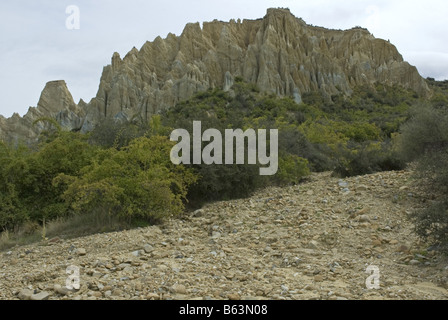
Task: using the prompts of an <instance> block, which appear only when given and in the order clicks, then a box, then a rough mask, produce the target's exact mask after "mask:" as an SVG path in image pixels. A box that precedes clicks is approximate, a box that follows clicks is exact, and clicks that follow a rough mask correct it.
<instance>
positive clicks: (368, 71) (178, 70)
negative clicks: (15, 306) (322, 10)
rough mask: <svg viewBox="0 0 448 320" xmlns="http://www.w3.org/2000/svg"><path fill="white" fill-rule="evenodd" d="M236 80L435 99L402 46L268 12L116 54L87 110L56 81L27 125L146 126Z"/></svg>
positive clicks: (283, 92)
mask: <svg viewBox="0 0 448 320" xmlns="http://www.w3.org/2000/svg"><path fill="white" fill-rule="evenodd" d="M235 77H242V78H243V79H244V80H246V81H248V82H252V83H255V84H257V85H258V87H259V88H260V89H261V90H262V91H266V92H272V93H275V94H277V95H280V96H291V97H293V98H294V99H295V100H296V101H297V102H300V101H301V97H302V95H303V93H306V92H310V91H320V92H322V93H323V94H324V95H326V96H328V97H329V96H331V95H332V94H337V93H340V92H342V93H345V94H350V93H351V92H352V89H353V87H355V86H357V85H363V84H367V85H369V84H373V83H375V82H381V83H385V84H398V85H401V86H403V87H405V88H410V89H413V90H415V91H416V92H417V93H418V94H421V95H426V94H428V92H429V89H428V86H427V85H426V82H425V81H424V79H423V78H422V77H421V76H420V75H419V73H418V71H417V69H416V68H415V67H413V66H411V65H409V64H408V63H407V62H405V61H403V57H402V56H401V55H400V53H399V52H398V51H397V49H396V47H395V46H393V45H392V44H390V43H389V42H387V41H384V40H381V39H376V38H375V37H374V36H373V35H372V34H370V33H369V32H368V31H367V30H366V29H362V28H353V29H350V30H345V31H342V30H329V29H325V28H322V27H315V26H310V25H307V24H306V23H305V22H304V21H303V20H302V19H300V18H296V17H295V16H293V15H292V14H291V12H290V11H289V10H288V9H268V11H267V14H266V16H265V17H264V18H263V19H258V20H243V21H241V20H238V21H235V20H231V21H230V22H222V21H217V20H215V21H213V22H206V23H204V24H203V26H202V27H201V25H200V24H199V23H190V24H187V25H186V27H185V29H184V31H183V33H182V34H181V35H180V36H175V35H174V34H169V35H168V36H167V37H166V38H165V39H162V38H160V37H157V38H156V39H155V40H154V41H153V42H146V43H145V44H144V45H143V47H142V48H141V49H140V50H137V49H136V48H135V47H134V48H133V49H132V50H131V51H130V52H129V53H128V54H127V55H126V56H125V57H124V58H123V59H122V58H121V57H120V55H119V54H118V53H114V54H113V57H112V63H111V64H110V65H108V66H106V67H104V70H103V74H102V77H101V81H100V85H99V90H98V93H97V95H96V97H95V98H93V99H92V100H91V101H90V103H89V104H87V105H86V104H85V103H80V106H77V105H75V104H74V103H73V99H71V95H70V93H69V92H68V90H66V87H65V85H64V84H63V82H51V83H49V84H47V87H46V88H45V89H44V92H43V93H42V97H41V99H40V101H39V104H38V107H37V110H34V109H30V112H29V113H31V114H30V115H28V114H27V115H26V116H25V117H24V118H26V117H27V116H28V117H32V118H33V119H34V117H35V113H39V112H40V113H42V114H44V115H46V116H52V117H56V119H57V120H58V122H60V123H61V124H62V125H63V126H64V127H66V128H68V129H76V130H81V131H82V132H88V131H90V130H91V129H92V128H93V127H94V126H95V125H96V124H97V123H98V122H100V121H101V120H102V119H104V118H106V117H117V118H120V119H123V118H125V119H128V120H129V119H135V118H140V119H148V117H150V116H151V115H152V114H154V113H156V112H158V111H160V110H163V109H166V108H169V107H171V106H173V105H174V104H176V102H178V101H181V100H184V99H188V98H190V97H191V96H192V95H193V94H195V93H197V92H199V91H204V90H207V89H209V88H223V89H225V90H229V89H230V87H231V86H232V84H233V81H234V78H235ZM40 113H39V115H40ZM5 122H8V125H7V126H6V127H8V128H7V129H3V130H2V129H0V136H3V137H4V138H5V137H9V138H11V132H14V134H17V135H19V134H20V133H21V130H22V129H21V128H22V126H23V125H22V122H23V121H22V120H19V118H18V117H14V116H13V118H12V119H10V120H6V119H0V127H1V128H5ZM9 122H11V124H9ZM18 123H20V124H18ZM24 126H25V128H26V125H24ZM11 128H12V129H11ZM28 130H29V129H28ZM2 131H3V132H2ZM5 131H6V133H5ZM25 131H26V130H25ZM17 132H19V133H17ZM34 135H35V134H34V133H33V134H30V133H27V137H32V136H34Z"/></svg>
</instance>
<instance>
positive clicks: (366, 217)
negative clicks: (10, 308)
mask: <svg viewBox="0 0 448 320" xmlns="http://www.w3.org/2000/svg"><path fill="white" fill-rule="evenodd" d="M412 181H413V180H412V178H411V173H410V172H408V171H402V172H386V173H384V172H383V173H379V174H373V175H367V176H362V177H353V178H348V179H345V180H340V179H338V178H334V177H331V175H330V174H329V173H323V174H314V175H313V176H312V177H311V178H310V179H309V181H308V182H306V183H304V184H301V185H299V186H294V187H287V188H269V189H266V190H263V191H260V192H258V193H257V194H255V195H254V196H253V197H251V198H249V199H243V200H237V201H227V202H219V203H214V204H209V205H207V206H205V207H204V208H202V209H201V210H198V211H196V212H194V213H190V214H186V215H185V216H183V217H181V218H178V219H172V220H170V221H167V222H166V223H165V224H163V225H161V226H153V227H148V228H140V229H136V230H131V231H125V232H117V233H108V234H98V235H93V236H89V237H84V238H79V239H72V240H64V239H63V237H61V238H55V239H50V240H49V241H46V242H42V243H38V244H34V245H28V246H24V247H15V248H13V249H10V251H7V252H0V257H1V258H0V299H3V300H5V299H33V300H43V299H50V300H66V299H69V300H72V299H75V300H85V299H89V300H96V299H109V300H123V299H126V300H131V299H156V300H158V299H176V300H177V299H197V300H201V299H231V300H235V299H237V300H239V299H287V300H308V299H330V300H346V299H349V300H369V299H390V300H410V299H419V300H422V299H428V300H446V299H448V290H447V289H448V282H447V281H448V259H447V258H446V257H443V256H441V255H440V254H438V253H437V252H435V251H431V250H428V245H426V244H424V243H421V242H420V241H419V240H418V238H417V237H416V236H415V234H414V233H413V225H412V224H411V223H410V222H409V220H408V219H407V215H408V213H410V212H412V210H414V209H415V208H418V207H420V206H422V205H423V202H422V201H423V200H424V199H425V198H427V195H426V194H425V193H424V192H423V191H422V190H420V189H419V188H418V187H417V186H415V185H414V184H413V183H412ZM73 266H74V267H75V269H76V268H79V271H80V275H79V285H80V288H79V290H68V289H67V288H66V284H67V278H68V277H72V278H73V274H72V275H70V274H68V273H67V271H68V269H67V268H68V267H71V268H73ZM369 266H370V268H368V267H369ZM372 266H373V267H372ZM69 270H71V269H70V268H69ZM366 270H369V271H370V272H369V273H367V272H366ZM375 270H376V271H377V272H375ZM68 284H71V285H73V284H76V282H73V281H72V282H69V283H68ZM375 284H379V288H377V289H375V288H372V286H375Z"/></svg>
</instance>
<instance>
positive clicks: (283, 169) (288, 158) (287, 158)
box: [275, 154, 310, 184]
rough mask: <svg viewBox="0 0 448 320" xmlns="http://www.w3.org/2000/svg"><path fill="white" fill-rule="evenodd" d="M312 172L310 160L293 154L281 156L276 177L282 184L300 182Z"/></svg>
mask: <svg viewBox="0 0 448 320" xmlns="http://www.w3.org/2000/svg"><path fill="white" fill-rule="evenodd" d="M309 174H310V169H309V163H308V160H306V159H303V158H300V157H298V156H295V155H292V154H283V155H281V156H280V157H279V161H278V172H277V175H276V176H275V179H276V181H277V182H278V183H280V184H298V183H299V182H301V181H302V180H303V178H305V177H306V176H308V175H309Z"/></svg>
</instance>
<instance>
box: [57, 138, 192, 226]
mask: <svg viewBox="0 0 448 320" xmlns="http://www.w3.org/2000/svg"><path fill="white" fill-rule="evenodd" d="M173 145H174V144H173V143H172V142H171V141H169V140H168V138H166V137H161V136H154V137H151V138H146V137H141V138H138V139H134V140H133V141H132V142H131V143H130V144H129V146H128V147H125V148H123V149H121V150H117V149H115V148H110V149H107V150H104V151H102V152H100V153H99V156H98V157H97V158H96V159H95V161H94V163H93V164H91V165H88V166H86V167H84V168H83V170H82V172H81V174H80V176H79V177H76V176H74V177H73V176H68V175H64V174H62V175H60V176H58V177H57V178H56V179H55V180H54V185H55V186H61V185H66V186H67V190H66V191H65V193H64V194H63V198H64V200H65V201H66V203H67V204H68V205H70V207H71V208H72V209H73V210H74V211H75V212H76V213H83V212H99V211H103V212H106V213H108V214H111V215H113V216H117V217H119V218H122V219H124V220H127V221H132V220H134V219H145V220H148V221H151V222H156V221H158V220H160V219H163V218H165V217H168V216H171V215H176V214H178V213H180V212H181V211H182V209H183V208H184V203H183V201H184V200H185V198H186V195H187V190H188V186H189V185H190V184H192V183H193V182H194V181H195V180H196V177H195V176H194V175H193V173H192V172H191V170H187V169H186V168H185V167H184V166H176V165H174V164H172V163H171V160H170V151H171V148H172V147H173Z"/></svg>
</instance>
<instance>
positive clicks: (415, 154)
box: [399, 105, 448, 252]
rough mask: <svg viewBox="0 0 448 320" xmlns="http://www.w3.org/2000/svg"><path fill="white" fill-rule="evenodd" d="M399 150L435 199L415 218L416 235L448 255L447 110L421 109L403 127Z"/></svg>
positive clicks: (424, 107) (413, 113) (418, 212)
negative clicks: (432, 242) (412, 163)
mask: <svg viewBox="0 0 448 320" xmlns="http://www.w3.org/2000/svg"><path fill="white" fill-rule="evenodd" d="M399 150H400V151H401V155H402V157H403V159H405V160H407V161H415V162H416V163H417V167H416V170H417V177H419V178H420V181H422V183H424V185H425V186H427V187H428V188H429V190H430V192H432V193H433V194H434V195H435V196H436V201H435V203H434V204H432V205H431V206H429V208H427V209H424V210H421V211H417V212H415V214H414V215H413V218H414V219H415V225H416V231H417V233H418V234H419V235H420V236H422V237H423V238H426V239H428V240H430V241H434V242H436V243H437V244H438V245H439V246H440V248H441V249H443V250H444V251H446V252H448V236H447V235H448V203H447V201H446V197H447V195H448V109H447V108H446V107H432V106H430V105H422V106H420V107H419V108H414V109H413V112H412V118H411V119H410V120H409V122H407V123H406V124H405V125H403V126H402V129H401V136H400V139H399Z"/></svg>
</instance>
